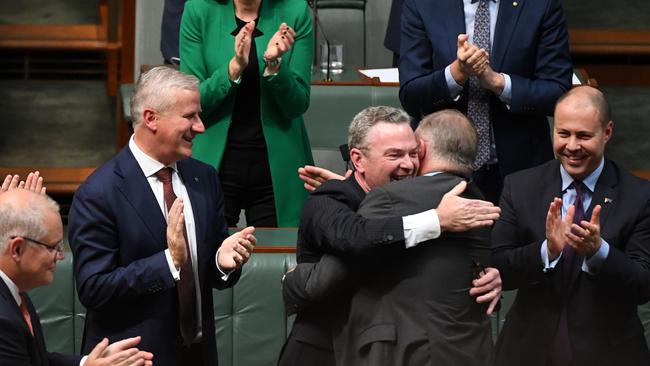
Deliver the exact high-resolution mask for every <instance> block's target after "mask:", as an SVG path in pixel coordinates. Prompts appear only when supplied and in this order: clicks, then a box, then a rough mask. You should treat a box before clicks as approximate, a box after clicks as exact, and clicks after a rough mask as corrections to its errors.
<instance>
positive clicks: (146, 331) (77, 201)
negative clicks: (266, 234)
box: [68, 146, 240, 365]
mask: <svg viewBox="0 0 650 366" xmlns="http://www.w3.org/2000/svg"><path fill="white" fill-rule="evenodd" d="M177 167H178V171H179V174H180V176H181V179H182V180H183V182H184V184H185V187H186V189H187V193H188V195H189V197H190V201H191V203H192V209H193V213H194V221H195V224H196V225H195V226H196V239H197V250H198V255H197V257H198V260H197V262H198V263H193V265H197V266H198V273H199V284H200V288H201V311H202V313H201V316H202V326H203V357H204V360H205V362H206V364H210V365H216V364H217V352H216V342H215V335H214V311H213V304H212V288H219V289H221V288H225V287H227V286H232V285H233V284H234V283H235V282H236V281H237V279H238V277H239V274H240V271H237V272H235V273H233V274H231V275H230V277H229V279H228V281H227V282H224V281H223V280H221V276H220V273H219V271H218V270H217V268H216V265H215V253H216V251H217V248H218V247H219V245H220V244H221V242H222V241H223V239H224V238H226V236H227V235H228V232H227V228H226V224H225V220H224V218H223V197H222V193H221V188H220V185H219V181H218V178H217V174H216V171H215V170H214V169H213V168H212V167H210V166H208V165H206V164H204V163H201V162H199V161H197V160H194V159H186V160H183V161H179V162H178V164H177ZM68 225H69V226H68V229H69V236H70V244H71V247H72V251H73V255H74V275H75V280H76V285H77V291H78V293H79V299H80V300H81V303H82V304H83V305H84V306H85V307H86V308H87V312H86V327H85V330H84V339H83V349H84V351H86V352H87V351H88V350H89V349H90V348H91V347H93V346H94V345H95V344H96V343H97V342H99V341H100V340H101V338H102V337H109V339H110V341H111V342H113V341H115V340H119V339H122V338H127V337H132V336H137V335H140V336H142V341H141V342H140V344H139V345H138V347H139V348H140V349H143V350H146V351H149V352H152V353H153V354H154V357H155V359H156V361H155V362H156V365H178V361H177V360H178V357H179V355H180V350H181V337H180V330H179V320H178V295H177V291H176V284H175V281H174V279H173V277H172V275H171V273H170V271H169V267H168V264H167V260H166V259H165V255H164V250H165V249H166V248H167V240H166V227H167V223H166V221H165V218H164V216H163V214H162V212H161V210H160V206H159V204H158V203H157V202H156V199H155V196H154V194H153V192H152V191H151V188H150V186H149V183H148V182H147V179H146V177H145V176H144V174H143V172H142V169H140V166H139V165H138V164H137V162H136V160H135V158H134V157H133V154H132V153H131V150H130V149H129V148H128V146H127V147H125V148H124V149H122V151H121V152H120V153H119V154H118V155H117V156H116V157H115V158H114V159H112V160H110V161H109V162H108V163H106V164H104V165H103V166H101V167H100V168H98V169H97V170H96V171H95V172H94V173H93V174H92V175H91V176H90V177H88V179H87V180H86V182H84V183H83V184H82V185H81V186H80V187H79V189H78V190H77V192H76V194H75V196H74V200H73V202H72V207H71V208H70V215H69V221H68Z"/></svg>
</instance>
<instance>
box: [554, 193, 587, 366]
mask: <svg viewBox="0 0 650 366" xmlns="http://www.w3.org/2000/svg"><path fill="white" fill-rule="evenodd" d="M572 186H573V188H574V189H575V190H576V198H575V200H574V201H573V205H574V206H575V211H574V215H573V223H574V224H577V225H580V221H582V220H583V219H584V217H585V210H584V207H583V200H584V191H585V186H584V184H583V183H582V182H581V181H573V183H572ZM575 257H576V255H575V250H574V249H573V247H571V246H570V245H568V244H567V245H565V246H564V249H562V261H563V262H564V263H563V265H562V266H563V267H562V296H563V298H562V309H561V310H560V319H559V320H558V324H557V330H556V332H555V339H554V341H553V350H552V354H551V355H552V356H551V360H552V364H553V365H554V366H564V365H569V363H570V362H571V359H572V352H571V341H570V339H569V321H568V316H567V308H568V297H569V285H570V284H571V278H572V276H573V273H574V271H576V270H577V269H576V263H575V260H576V258H575Z"/></svg>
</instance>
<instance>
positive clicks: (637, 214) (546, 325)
mask: <svg viewBox="0 0 650 366" xmlns="http://www.w3.org/2000/svg"><path fill="white" fill-rule="evenodd" d="M553 197H562V192H561V178H560V168H559V162H558V161H551V162H548V163H546V164H544V165H542V166H539V167H537V168H532V169H528V170H525V171H522V172H519V173H516V174H513V175H511V176H509V177H507V178H506V181H505V187H504V189H503V195H502V196H501V203H500V206H501V210H502V211H501V218H500V219H499V221H498V222H497V223H496V225H495V227H494V231H493V235H492V243H493V257H492V258H493V264H494V265H495V266H496V267H497V268H498V269H499V271H501V278H502V280H503V287H504V289H506V290H508V289H518V292H517V298H516V300H515V303H514V305H513V306H512V308H511V309H510V312H509V313H508V315H507V321H506V323H505V327H504V328H503V331H502V332H501V334H500V337H499V340H498V343H497V350H496V364H498V365H524V364H525V365H532V366H534V365H540V366H541V365H546V361H547V359H548V356H549V352H550V349H551V345H552V342H553V337H554V332H555V327H556V325H557V322H558V318H559V315H560V309H561V303H560V302H561V291H562V285H561V282H560V281H561V278H560V277H561V276H560V275H561V273H562V266H563V265H564V263H563V261H562V259H560V261H559V263H558V266H557V267H556V268H555V269H554V270H552V271H551V272H549V273H544V272H543V264H542V261H541V257H540V249H541V245H542V242H543V240H545V238H546V234H545V222H546V213H547V211H548V206H549V204H550V202H551V200H552V199H553ZM597 204H599V205H601V206H602V212H601V216H600V230H601V236H602V238H603V239H604V240H606V241H607V242H608V243H609V245H610V250H609V255H608V257H607V259H606V260H605V262H604V264H603V266H602V268H600V269H599V271H598V272H597V273H596V274H594V275H591V274H587V273H585V272H582V271H580V270H579V269H576V270H575V271H574V277H573V279H572V282H571V285H570V287H569V293H570V295H569V296H570V297H569V299H568V301H569V307H568V310H567V311H568V326H569V335H570V339H571V346H572V349H573V357H574V362H573V364H572V365H574V366H581V365H585V366H587V365H589V366H593V365H648V364H650V355H649V354H648V348H647V344H646V341H645V339H644V336H643V327H642V325H641V322H640V320H639V317H638V315H637V305H638V304H643V303H645V302H647V301H648V300H649V299H650V184H649V183H648V182H647V181H644V180H642V179H639V178H636V177H633V176H632V175H630V174H629V173H627V172H626V171H624V170H622V169H621V168H620V167H619V166H618V165H616V164H615V163H613V162H612V161H609V160H605V166H604V169H603V172H602V174H601V176H600V178H599V179H598V182H597V183H596V188H595V192H594V195H593V198H592V201H591V206H590V207H589V210H588V211H587V212H586V214H585V217H587V218H588V217H591V211H592V210H593V207H594V206H595V205H597ZM578 259H579V262H580V263H582V257H580V256H578Z"/></svg>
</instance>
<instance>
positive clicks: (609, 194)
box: [585, 160, 618, 233]
mask: <svg viewBox="0 0 650 366" xmlns="http://www.w3.org/2000/svg"><path fill="white" fill-rule="evenodd" d="M616 184H617V179H616V173H615V171H614V167H613V166H612V163H611V162H610V161H609V160H605V166H604V167H603V171H602V173H601V174H600V177H599V178H598V181H597V182H596V188H595V190H594V195H593V196H592V198H591V203H590V204H589V208H588V209H587V212H586V213H585V217H587V218H591V213H592V211H593V210H594V207H596V205H600V206H601V208H602V210H601V211H600V227H601V230H600V232H601V233H602V232H603V227H604V226H605V224H606V223H607V215H609V213H610V212H611V207H612V204H611V203H610V202H613V203H615V202H616V195H617V194H618V191H617V190H616V189H615V187H616Z"/></svg>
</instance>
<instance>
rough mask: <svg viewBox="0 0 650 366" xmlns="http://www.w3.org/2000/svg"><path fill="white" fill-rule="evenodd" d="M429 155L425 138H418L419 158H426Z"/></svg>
mask: <svg viewBox="0 0 650 366" xmlns="http://www.w3.org/2000/svg"><path fill="white" fill-rule="evenodd" d="M425 156H427V143H426V142H425V141H424V140H423V139H418V160H420V161H422V160H424V157H425Z"/></svg>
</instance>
